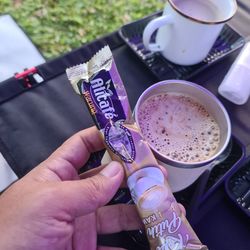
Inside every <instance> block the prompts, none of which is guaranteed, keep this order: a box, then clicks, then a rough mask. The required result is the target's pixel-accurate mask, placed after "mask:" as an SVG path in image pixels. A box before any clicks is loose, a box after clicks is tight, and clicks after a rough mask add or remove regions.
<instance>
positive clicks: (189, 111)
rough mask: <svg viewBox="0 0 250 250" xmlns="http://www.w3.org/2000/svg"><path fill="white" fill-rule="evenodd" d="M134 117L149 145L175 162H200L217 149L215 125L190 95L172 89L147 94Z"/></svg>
mask: <svg viewBox="0 0 250 250" xmlns="http://www.w3.org/2000/svg"><path fill="white" fill-rule="evenodd" d="M138 120H139V125H140V128H141V131H142V134H143V135H144V136H145V138H146V139H147V141H148V142H149V144H150V145H151V146H152V147H153V148H154V149H155V150H156V151H158V152H159V153H161V154H163V155H165V156H166V157H168V158H170V159H173V160H175V161H180V162H187V163H192V162H200V161H204V160H207V159H209V158H211V157H212V156H213V155H214V154H215V153H216V152H217V150H218V147H219V143H220V128H219V125H218V123H217V122H216V120H215V119H214V117H212V116H211V115H210V114H209V113H208V111H207V110H206V109H205V107H204V106H203V105H201V104H200V103H199V102H197V101H196V100H195V99H194V98H193V97H192V98H191V97H189V96H186V95H183V94H178V93H173V92H171V93H162V94H157V95H154V96H151V97H150V98H148V99H147V100H146V101H144V102H143V103H142V104H141V106H140V108H139V112H138Z"/></svg>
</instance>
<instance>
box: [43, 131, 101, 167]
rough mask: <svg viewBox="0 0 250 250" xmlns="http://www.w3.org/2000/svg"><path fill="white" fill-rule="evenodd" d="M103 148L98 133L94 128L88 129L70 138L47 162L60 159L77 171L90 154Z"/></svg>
mask: <svg viewBox="0 0 250 250" xmlns="http://www.w3.org/2000/svg"><path fill="white" fill-rule="evenodd" d="M103 148H104V143H103V140H102V139H101V135H100V132H99V131H98V130H97V128H96V127H90V128H87V129H84V130H82V131H80V132H78V133H76V134H75V135H73V136H72V137H70V138H69V139H68V140H67V141H65V142H64V143H63V144H62V146H61V147H59V148H58V149H57V150H56V151H55V152H54V153H53V154H52V155H51V156H50V157H49V158H48V160H51V159H54V158H62V159H64V160H66V161H68V162H69V163H71V165H72V166H73V167H74V168H76V169H77V170H78V169H79V168H80V167H82V166H83V165H84V164H85V163H86V162H87V160H88V159H89V156H90V154H91V153H93V152H96V151H99V150H101V149H103Z"/></svg>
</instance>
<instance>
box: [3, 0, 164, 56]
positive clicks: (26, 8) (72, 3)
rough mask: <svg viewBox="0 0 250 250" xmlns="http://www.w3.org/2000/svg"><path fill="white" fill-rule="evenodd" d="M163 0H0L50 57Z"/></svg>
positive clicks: (148, 10) (152, 9)
mask: <svg viewBox="0 0 250 250" xmlns="http://www.w3.org/2000/svg"><path fill="white" fill-rule="evenodd" d="M164 3H165V1H164V0H155V1H154V0H106V1H105V0H92V1H91V0H0V14H1V13H9V14H11V15H12V16H13V17H14V18H15V20H16V21H17V22H18V24H19V25H20V26H21V27H22V28H23V29H24V30H25V32H26V33H27V34H28V35H29V37H30V38H31V39H32V41H33V42H34V43H35V44H36V45H37V47H38V48H39V49H40V51H41V52H42V53H43V55H44V56H45V57H46V58H47V59H48V58H53V57H55V56H58V55H60V54H63V53H65V52H67V51H70V50H71V49H73V48H77V47H79V46H81V44H83V43H86V42H88V41H91V40H93V39H95V38H97V37H100V36H102V35H104V34H107V33H110V32H112V31H115V30H116V29H118V28H119V27H121V26H122V25H123V24H125V23H128V22H131V21H133V20H137V19H139V18H141V17H143V16H145V15H149V14H150V13H152V12H155V11H157V10H159V9H161V8H162V7H163V5H164Z"/></svg>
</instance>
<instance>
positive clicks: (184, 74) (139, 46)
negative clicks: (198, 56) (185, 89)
mask: <svg viewBox="0 0 250 250" xmlns="http://www.w3.org/2000/svg"><path fill="white" fill-rule="evenodd" d="M161 14H162V12H157V13H155V14H153V15H151V16H148V17H145V18H143V19H140V20H138V21H135V22H132V23H129V24H126V25H124V26H123V27H122V28H121V29H120V30H119V34H120V36H121V38H122V39H123V40H124V41H125V43H126V44H127V45H128V46H129V47H130V48H131V49H132V51H133V52H134V53H135V54H136V55H137V56H138V57H139V58H140V60H141V61H142V62H143V63H144V64H145V65H146V66H147V67H148V68H149V69H150V70H151V72H152V73H153V74H154V75H155V76H156V77H157V78H158V79H159V80H166V79H185V80H187V79H189V78H191V77H193V76H194V75H196V74H197V73H199V72H201V71H202V70H204V69H206V68H207V67H208V66H209V65H211V64H213V63H215V62H217V61H219V60H220V59H222V58H223V57H225V56H226V55H229V54H230V53H232V52H233V51H235V50H237V49H239V48H240V47H242V46H243V45H244V43H245V40H244V38H243V37H242V36H241V35H240V34H238V33H237V32H236V31H235V30H233V29H232V28H231V27H230V26H229V25H227V24H226V25H225V26H224V28H223V30H222V31H221V34H220V35H219V37H218V39H217V40H216V42H215V44H214V46H213V48H212V49H211V51H210V53H209V54H208V56H207V57H206V58H205V59H204V61H202V62H201V63H198V64H195V65H192V66H181V65H177V64H174V63H171V62H169V61H168V60H166V59H165V58H164V57H163V56H162V55H161V54H160V53H159V52H154V53H153V52H150V51H148V50H146V49H145V47H144V45H143V43H142V33H143V30H144V28H145V27H146V25H147V24H148V23H149V22H150V21H151V20H153V19H154V18H156V17H158V16H160V15H161Z"/></svg>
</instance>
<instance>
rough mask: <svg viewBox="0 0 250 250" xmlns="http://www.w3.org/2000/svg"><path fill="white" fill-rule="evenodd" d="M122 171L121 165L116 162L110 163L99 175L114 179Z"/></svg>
mask: <svg viewBox="0 0 250 250" xmlns="http://www.w3.org/2000/svg"><path fill="white" fill-rule="evenodd" d="M121 170H122V167H121V164H120V163H119V162H116V161H112V162H110V163H109V164H108V165H107V166H106V167H105V168H104V169H103V170H102V171H101V172H100V173H101V174H102V175H104V176H106V177H114V176H116V175H117V174H118V173H119V172H120V171H121Z"/></svg>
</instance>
